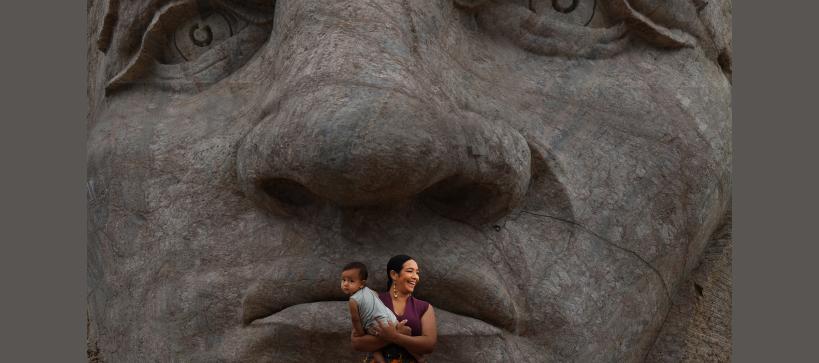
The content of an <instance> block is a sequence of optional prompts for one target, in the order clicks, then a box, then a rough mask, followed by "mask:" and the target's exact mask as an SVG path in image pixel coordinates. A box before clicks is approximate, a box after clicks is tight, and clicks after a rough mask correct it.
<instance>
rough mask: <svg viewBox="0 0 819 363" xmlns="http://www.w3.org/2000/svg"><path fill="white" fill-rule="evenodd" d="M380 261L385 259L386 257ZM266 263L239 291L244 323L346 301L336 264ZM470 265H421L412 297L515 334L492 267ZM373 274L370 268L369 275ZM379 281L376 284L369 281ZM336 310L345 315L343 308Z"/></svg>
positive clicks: (513, 315) (308, 260)
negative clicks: (262, 271) (265, 269)
mask: <svg viewBox="0 0 819 363" xmlns="http://www.w3.org/2000/svg"><path fill="white" fill-rule="evenodd" d="M434 259H435V258H434V257H430V258H425V259H424V261H425V263H427V264H428V265H430V266H435V264H434V263H430V261H431V260H434ZM382 260H384V261H386V260H387V258H382ZM344 261H346V260H344ZM272 265H273V266H272V268H271V269H270V270H269V272H268V273H266V274H265V275H264V276H262V277H261V278H259V279H258V280H257V281H256V282H255V283H254V284H253V285H251V286H250V288H249V289H248V290H247V292H246V294H245V297H244V299H243V301H242V323H243V324H244V325H249V324H251V323H253V322H255V321H257V320H260V319H266V318H268V317H270V316H272V315H275V314H277V313H279V312H281V311H283V310H285V309H288V308H290V307H294V306H299V305H305V304H312V303H319V302H331V301H343V300H346V299H347V297H346V296H345V295H344V294H343V293H341V290H340V286H339V282H338V278H337V277H338V276H337V275H339V274H340V269H341V266H343V264H342V263H331V262H329V261H326V260H323V259H320V258H315V257H285V258H280V259H278V260H276V261H274V262H273V264H272ZM470 266H471V265H456V266H449V265H446V266H444V267H445V269H442V270H440V271H436V270H435V268H434V267H422V268H423V269H424V270H422V271H424V277H422V278H421V280H420V282H419V291H421V292H422V293H421V294H419V295H418V298H420V299H422V300H425V301H428V302H429V303H430V304H432V306H433V307H435V309H436V311H437V310H439V309H440V310H445V311H447V312H448V313H451V314H452V315H458V316H463V317H468V318H473V319H477V320H480V321H482V322H484V323H487V324H489V325H492V326H493V327H496V328H499V329H502V330H505V331H509V332H516V331H517V330H518V329H517V325H518V311H517V308H516V306H515V304H514V303H511V302H512V301H513V299H512V297H511V296H510V294H509V292H508V291H507V290H506V288H505V285H504V284H502V283H501V281H500V279H499V277H498V276H497V274H495V273H494V271H493V270H489V269H479V268H475V267H470ZM373 275H374V274H373V273H372V272H371V278H372V276H373ZM379 275H380V274H379ZM437 276H440V277H437ZM373 280H376V279H373ZM368 285H370V283H369V282H368ZM382 285H383V283H379V282H374V283H373V284H371V286H382ZM421 289H423V290H421ZM342 310H343V313H344V314H348V311H347V310H346V309H342ZM348 319H349V318H348Z"/></svg>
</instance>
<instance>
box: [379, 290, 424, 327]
mask: <svg viewBox="0 0 819 363" xmlns="http://www.w3.org/2000/svg"><path fill="white" fill-rule="evenodd" d="M378 297H379V298H380V299H381V302H383V303H384V305H387V308H389V309H390V311H392V313H393V315H395V317H396V318H398V321H401V320H404V319H407V324H406V325H407V326H408V327H410V328H411V329H412V336H419V335H421V317H422V316H424V313H426V312H427V309H428V308H429V303H428V302H426V301H424V300H420V299H416V298H414V297H412V296H410V297H409V298H408V299H407V306H405V307H404V315H398V314H396V313H395V309H393V307H392V299H391V298H390V294H389V292H381V293H379V294H378Z"/></svg>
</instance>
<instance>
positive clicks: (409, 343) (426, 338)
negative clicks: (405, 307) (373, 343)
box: [374, 305, 438, 354]
mask: <svg viewBox="0 0 819 363" xmlns="http://www.w3.org/2000/svg"><path fill="white" fill-rule="evenodd" d="M421 326H422V328H421V335H420V336H417V337H413V336H408V335H403V334H399V333H398V331H397V330H396V329H395V328H394V327H393V326H389V325H383V324H381V323H380V322H379V324H378V327H377V328H376V330H377V331H378V333H379V335H378V337H379V338H382V339H384V340H386V341H387V342H391V343H395V344H398V345H400V346H402V347H404V349H406V350H408V351H410V352H412V353H414V354H429V353H432V351H433V350H434V349H435V344H436V343H437V342H438V325H437V323H436V321H435V310H434V309H433V308H432V305H430V306H429V309H427V311H426V313H424V316H422V317H421ZM374 338H375V337H374Z"/></svg>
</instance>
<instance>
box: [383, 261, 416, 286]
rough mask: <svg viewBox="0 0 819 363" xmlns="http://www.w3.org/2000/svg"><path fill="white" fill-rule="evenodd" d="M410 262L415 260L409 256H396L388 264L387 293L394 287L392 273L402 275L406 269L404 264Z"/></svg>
mask: <svg viewBox="0 0 819 363" xmlns="http://www.w3.org/2000/svg"><path fill="white" fill-rule="evenodd" d="M409 260H414V258H412V257H410V256H407V255H395V256H392V258H391V259H390V261H389V262H387V291H389V290H390V287H391V286H392V277H391V276H390V271H395V272H397V273H398V274H399V275H400V274H401V269H402V268H404V263H405V262H407V261H409Z"/></svg>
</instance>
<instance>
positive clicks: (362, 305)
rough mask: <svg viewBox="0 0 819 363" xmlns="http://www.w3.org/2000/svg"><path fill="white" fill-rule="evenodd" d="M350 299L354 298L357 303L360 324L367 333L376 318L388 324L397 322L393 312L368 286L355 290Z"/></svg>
mask: <svg viewBox="0 0 819 363" xmlns="http://www.w3.org/2000/svg"><path fill="white" fill-rule="evenodd" d="M350 299H353V300H355V302H356V303H357V304H358V315H359V317H360V318H361V326H362V327H364V330H365V331H366V332H367V333H369V331H370V328H372V327H373V326H375V324H376V321H377V320H382V321H384V322H388V323H390V324H396V323H398V319H397V318H396V317H395V314H393V312H392V311H391V310H390V309H389V308H388V307H387V306H386V305H384V303H383V302H381V299H379V298H378V294H377V293H376V292H375V291H373V290H371V289H370V288H369V287H366V286H364V287H362V288H361V290H358V291H356V293H355V294H353V296H350Z"/></svg>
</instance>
